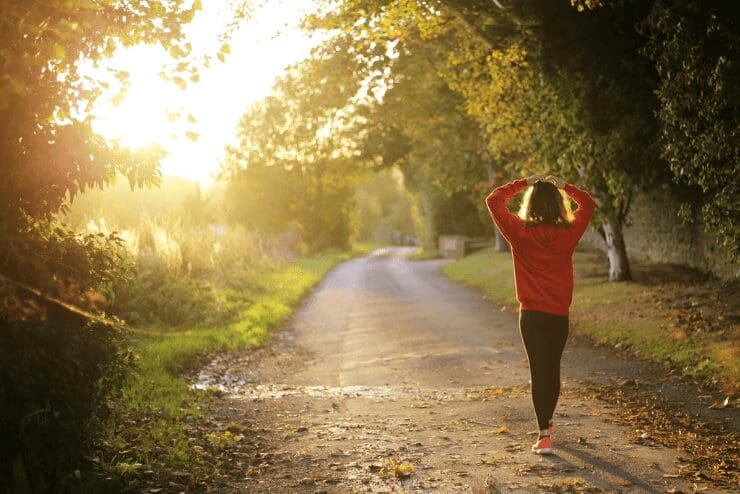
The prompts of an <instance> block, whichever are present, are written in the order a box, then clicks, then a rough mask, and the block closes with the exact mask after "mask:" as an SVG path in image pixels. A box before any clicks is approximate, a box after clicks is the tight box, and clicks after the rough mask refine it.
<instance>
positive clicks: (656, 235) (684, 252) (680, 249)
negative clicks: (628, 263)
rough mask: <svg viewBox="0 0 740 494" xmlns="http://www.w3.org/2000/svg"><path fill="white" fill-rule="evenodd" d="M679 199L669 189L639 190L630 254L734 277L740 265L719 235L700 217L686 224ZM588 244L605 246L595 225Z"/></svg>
mask: <svg viewBox="0 0 740 494" xmlns="http://www.w3.org/2000/svg"><path fill="white" fill-rule="evenodd" d="M679 205H680V201H679V200H678V199H676V198H675V197H673V196H672V195H671V193H670V190H669V189H667V188H666V189H656V190H653V191H649V192H641V193H639V194H638V195H637V196H636V197H635V199H634V200H633V202H632V206H631V208H630V212H629V215H628V218H627V227H626V228H625V232H624V237H625V243H626V244H627V253H628V255H629V256H630V257H631V258H638V259H644V260H650V261H657V262H668V263H676V264H683V265H686V266H691V267H693V268H696V269H699V270H701V271H704V272H707V273H711V274H713V275H715V276H717V277H718V278H723V279H733V278H737V277H738V276H739V275H740V266H738V264H737V263H732V262H730V261H729V258H728V255H727V252H726V251H725V250H723V249H722V246H721V245H719V243H718V242H717V240H716V238H715V237H714V236H712V235H710V234H707V233H706V232H704V230H703V226H702V224H701V222H700V221H697V222H696V223H695V224H693V225H686V224H684V223H683V222H682V221H681V219H680V218H679V217H678V209H679ZM583 242H584V243H586V244H587V245H591V246H593V247H597V248H599V249H602V250H603V249H604V241H603V240H602V239H601V237H600V236H599V234H598V233H596V232H594V231H593V229H591V228H590V229H589V230H588V231H587V232H586V234H585V235H584V237H583Z"/></svg>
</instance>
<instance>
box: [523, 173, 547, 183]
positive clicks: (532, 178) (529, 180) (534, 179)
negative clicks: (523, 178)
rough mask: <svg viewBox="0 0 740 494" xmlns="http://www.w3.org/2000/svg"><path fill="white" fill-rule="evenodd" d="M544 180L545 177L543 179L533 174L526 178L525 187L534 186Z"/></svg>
mask: <svg viewBox="0 0 740 494" xmlns="http://www.w3.org/2000/svg"><path fill="white" fill-rule="evenodd" d="M544 179H545V177H543V176H542V175H537V174H536V173H535V174H534V175H532V176H530V177H527V185H534V184H536V183H537V182H541V181H542V180H544Z"/></svg>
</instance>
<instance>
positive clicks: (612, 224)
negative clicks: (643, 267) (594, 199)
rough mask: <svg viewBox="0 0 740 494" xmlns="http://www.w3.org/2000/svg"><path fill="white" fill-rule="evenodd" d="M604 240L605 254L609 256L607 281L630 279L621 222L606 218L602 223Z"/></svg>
mask: <svg viewBox="0 0 740 494" xmlns="http://www.w3.org/2000/svg"><path fill="white" fill-rule="evenodd" d="M602 229H603V232H604V239H605V240H606V255H607V257H608V258H609V281H627V280H631V279H632V272H631V271H630V263H629V259H628V258H627V249H626V248H625V246H624V235H623V234H622V223H621V222H620V221H619V220H618V219H616V218H608V219H607V221H605V222H604V223H603V224H602Z"/></svg>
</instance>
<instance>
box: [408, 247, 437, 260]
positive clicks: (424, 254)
mask: <svg viewBox="0 0 740 494" xmlns="http://www.w3.org/2000/svg"><path fill="white" fill-rule="evenodd" d="M440 257H442V255H441V254H440V253H439V250H437V249H436V248H434V247H432V248H425V247H419V248H418V249H416V251H415V252H414V253H413V254H411V256H409V259H411V260H412V261H426V260H428V259H439V258H440Z"/></svg>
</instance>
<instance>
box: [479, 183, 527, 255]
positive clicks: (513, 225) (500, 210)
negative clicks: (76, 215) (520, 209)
mask: <svg viewBox="0 0 740 494" xmlns="http://www.w3.org/2000/svg"><path fill="white" fill-rule="evenodd" d="M525 187H527V179H526V178H522V179H519V180H515V181H513V182H509V183H508V184H506V185H502V186H500V187H496V188H495V189H493V192H491V193H490V194H489V195H488V197H486V205H487V206H488V212H489V213H491V219H493V221H494V223H496V226H498V229H499V230H500V231H501V234H502V235H503V236H504V237H505V238H506V240H508V241H509V243H511V241H512V239H513V238H516V237H518V236H519V235H518V234H519V232H521V230H522V228H524V225H523V224H522V220H521V219H519V217H518V216H516V215H514V214H511V213H510V212H509V210H508V208H507V207H506V203H507V202H509V199H511V198H512V197H514V195H516V194H517V193H518V192H521V191H522V190H524V188H525Z"/></svg>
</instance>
